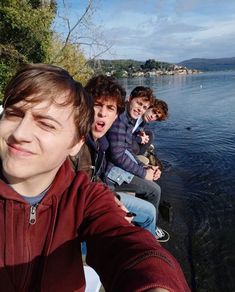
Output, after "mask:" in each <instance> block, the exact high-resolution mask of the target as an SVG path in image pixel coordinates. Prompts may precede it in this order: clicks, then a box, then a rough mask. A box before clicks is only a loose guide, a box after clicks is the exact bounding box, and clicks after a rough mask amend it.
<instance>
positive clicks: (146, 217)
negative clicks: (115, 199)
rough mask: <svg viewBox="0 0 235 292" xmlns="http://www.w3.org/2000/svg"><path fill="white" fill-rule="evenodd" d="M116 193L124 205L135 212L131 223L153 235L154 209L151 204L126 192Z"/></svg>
mask: <svg viewBox="0 0 235 292" xmlns="http://www.w3.org/2000/svg"><path fill="white" fill-rule="evenodd" d="M117 194H118V195H119V196H120V198H121V201H122V203H123V204H124V205H125V207H126V208H127V209H128V210H129V211H130V212H134V213H135V214H136V216H135V217H134V219H133V223H134V224H135V225H137V226H140V227H142V228H145V229H147V230H148V231H150V232H151V233H152V234H153V235H155V234H156V233H155V229H156V209H155V207H154V206H153V204H151V203H149V202H147V201H145V200H142V199H139V198H137V197H135V196H133V195H129V194H127V193H123V192H117Z"/></svg>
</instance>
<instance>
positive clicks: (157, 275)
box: [83, 184, 190, 292]
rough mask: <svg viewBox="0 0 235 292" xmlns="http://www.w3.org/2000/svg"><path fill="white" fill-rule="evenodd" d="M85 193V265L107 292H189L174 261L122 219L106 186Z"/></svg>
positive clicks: (142, 232) (147, 237) (163, 250)
mask: <svg viewBox="0 0 235 292" xmlns="http://www.w3.org/2000/svg"><path fill="white" fill-rule="evenodd" d="M84 192H85V193H87V199H86V207H85V221H86V222H85V226H86V229H85V230H83V235H84V239H85V240H86V242H87V248H88V253H87V263H88V264H89V265H90V266H92V267H93V268H94V269H95V270H96V271H97V273H98V274H99V276H100V277H101V281H102V283H103V285H104V287H105V289H106V290H107V291H122V292H129V291H148V290H149V289H153V288H156V289H159V288H164V289H166V290H168V291H170V292H188V291H190V289H189V288H188V286H187V283H186V281H185V278H184V275H183V273H182V271H181V268H180V266H179V264H178V263H177V261H176V260H175V259H174V257H173V256H172V255H171V254H170V253H169V252H167V251H166V250H165V249H164V248H163V247H161V246H160V244H159V243H158V242H157V241H156V239H155V238H154V237H153V236H152V235H151V234H150V233H149V232H148V231H146V230H144V229H142V228H138V227H134V226H131V224H129V223H128V222H127V221H126V220H125V219H124V216H125V213H123V211H122V210H121V209H120V208H118V207H117V206H116V204H115V202H114V200H113V197H112V194H111V193H110V191H109V190H108V189H107V188H106V187H105V186H103V185H101V184H96V185H94V184H93V185H92V186H90V187H89V189H87V190H83V193H84ZM127 279H128V281H127ZM150 291H151V290H150ZM153 291H154V290H153ZM155 291H158V290H155ZM160 291H161V290H160ZM160 291H159V292H160ZM163 291H164V290H162V292H163Z"/></svg>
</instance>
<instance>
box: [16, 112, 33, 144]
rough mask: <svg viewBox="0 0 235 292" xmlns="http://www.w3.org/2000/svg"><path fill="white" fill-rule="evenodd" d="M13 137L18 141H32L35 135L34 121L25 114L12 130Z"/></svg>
mask: <svg viewBox="0 0 235 292" xmlns="http://www.w3.org/2000/svg"><path fill="white" fill-rule="evenodd" d="M12 136H13V138H14V139H15V140H16V141H18V142H30V141H31V140H32V136H33V122H32V120H31V119H30V117H28V116H24V117H23V118H22V119H21V120H20V122H19V123H18V125H17V126H16V127H15V129H14V131H13V132H12Z"/></svg>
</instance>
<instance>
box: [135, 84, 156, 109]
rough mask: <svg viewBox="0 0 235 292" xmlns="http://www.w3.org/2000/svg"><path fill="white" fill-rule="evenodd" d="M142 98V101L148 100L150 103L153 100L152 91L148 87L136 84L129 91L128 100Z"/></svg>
mask: <svg viewBox="0 0 235 292" xmlns="http://www.w3.org/2000/svg"><path fill="white" fill-rule="evenodd" d="M140 97H141V98H142V99H143V100H144V101H149V102H150V105H152V103H153V102H154V95H153V91H152V89H151V88H150V87H145V86H137V87H135V88H134V89H133V90H132V91H131V93H130V100H132V99H134V98H140Z"/></svg>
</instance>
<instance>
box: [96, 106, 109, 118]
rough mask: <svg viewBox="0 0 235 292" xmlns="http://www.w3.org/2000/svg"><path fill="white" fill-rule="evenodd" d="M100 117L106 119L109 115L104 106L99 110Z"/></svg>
mask: <svg viewBox="0 0 235 292" xmlns="http://www.w3.org/2000/svg"><path fill="white" fill-rule="evenodd" d="M98 115H99V116H100V117H105V116H106V115H107V109H106V108H105V107H104V106H101V107H100V108H99V112H98Z"/></svg>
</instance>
